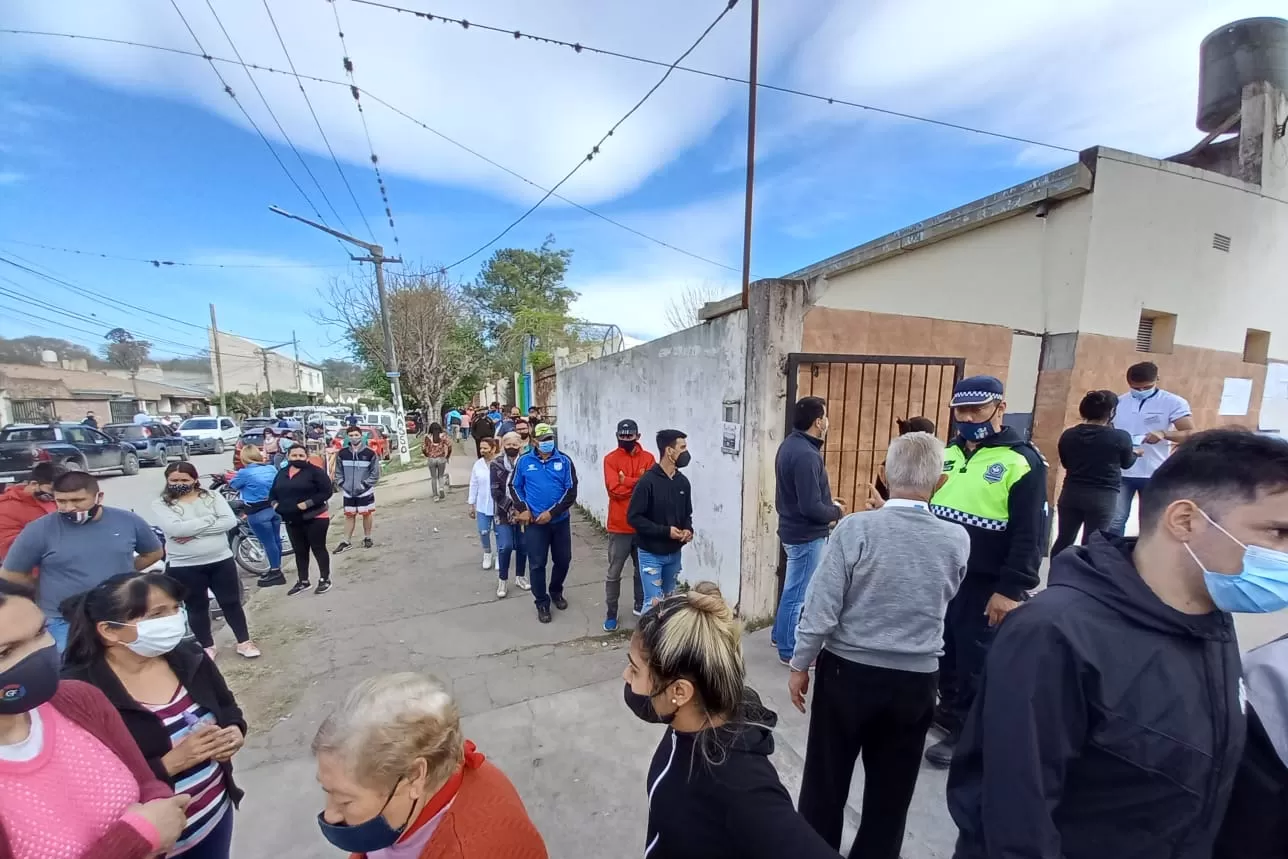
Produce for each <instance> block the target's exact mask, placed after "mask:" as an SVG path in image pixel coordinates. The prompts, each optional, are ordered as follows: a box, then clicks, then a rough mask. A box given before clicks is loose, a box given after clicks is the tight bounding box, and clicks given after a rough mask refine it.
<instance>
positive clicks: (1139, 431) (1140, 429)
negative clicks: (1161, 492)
mask: <svg viewBox="0 0 1288 859" xmlns="http://www.w3.org/2000/svg"><path fill="white" fill-rule="evenodd" d="M1127 386H1128V388H1130V390H1129V391H1127V393H1125V394H1122V395H1121V396H1119V397H1118V411H1117V412H1115V413H1114V426H1115V427H1117V428H1118V429H1120V430H1124V431H1126V432H1127V434H1128V435H1130V436H1131V440H1132V444H1133V446H1135V447H1136V448H1137V449H1139V450H1141V451H1142V454H1141V456H1140V457H1139V458H1138V459H1137V460H1136V464H1135V465H1133V466H1132V467H1131V468H1128V469H1126V470H1124V471H1123V483H1122V487H1121V488H1120V489H1119V490H1118V508H1117V509H1116V510H1115V511H1114V518H1113V521H1111V522H1110V524H1109V531H1110V533H1112V534H1115V535H1117V536H1119V537H1121V536H1122V534H1123V531H1124V530H1125V529H1126V527H1127V519H1128V517H1130V516H1131V505H1132V501H1133V500H1134V499H1135V498H1136V496H1137V495H1138V494H1140V490H1141V489H1142V488H1143V487H1144V486H1145V484H1146V483H1148V482H1149V479H1150V478H1151V477H1153V476H1154V472H1155V471H1157V470H1158V467H1159V466H1160V465H1162V464H1163V462H1164V460H1166V459H1167V456H1168V454H1170V453H1171V452H1172V445H1174V444H1180V443H1181V442H1183V441H1185V439H1187V438H1189V437H1190V435H1191V434H1192V433H1193V432H1194V418H1193V417H1191V412H1190V404H1189V403H1188V402H1186V401H1185V398H1184V397H1181V396H1178V395H1177V394H1173V393H1172V392H1171V391H1164V390H1163V389H1162V388H1160V387H1159V386H1158V366H1157V365H1156V364H1154V363H1153V362H1152V361H1143V362H1141V363H1140V364H1133V365H1131V366H1130V367H1128V368H1127Z"/></svg>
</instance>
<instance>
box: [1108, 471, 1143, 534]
mask: <svg viewBox="0 0 1288 859" xmlns="http://www.w3.org/2000/svg"><path fill="white" fill-rule="evenodd" d="M1147 483H1149V478H1148V477H1124V478H1123V485H1122V486H1121V487H1120V488H1119V490H1118V506H1117V507H1116V508H1114V518H1113V521H1111V522H1110V523H1109V529H1108V530H1109V533H1110V534H1114V535H1115V536H1118V537H1121V536H1122V535H1123V531H1125V530H1126V529H1127V519H1128V518H1130V516H1131V502H1132V500H1133V499H1134V498H1135V497H1136V496H1137V495H1139V494H1140V491H1141V490H1142V489H1144V488H1145V484H1147Z"/></svg>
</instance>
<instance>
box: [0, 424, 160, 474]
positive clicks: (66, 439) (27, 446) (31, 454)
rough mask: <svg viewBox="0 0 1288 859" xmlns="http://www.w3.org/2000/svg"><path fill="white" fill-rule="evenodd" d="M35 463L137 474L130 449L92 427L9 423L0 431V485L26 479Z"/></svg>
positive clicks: (135, 463)
mask: <svg viewBox="0 0 1288 859" xmlns="http://www.w3.org/2000/svg"><path fill="white" fill-rule="evenodd" d="M38 462H56V463H58V464H59V465H62V466H64V467H65V468H69V469H73V470H75V471H88V472H90V473H91V474H105V473H107V472H111V471H119V472H120V473H121V474H138V473H139V456H138V453H137V452H136V451H135V449H134V446H133V445H130V444H128V443H127V444H121V443H120V442H118V441H116V440H115V439H113V438H111V437H110V436H107V435H104V434H103V433H101V432H99V431H98V430H96V429H94V428H93V427H87V426H84V425H82V424H72V423H48V424H9V425H8V426H6V427H4V428H3V429H0V486H3V485H4V484H8V483H16V482H21V481H24V480H26V479H27V475H28V473H29V472H30V471H31V468H32V466H34V465H35V464H36V463H38Z"/></svg>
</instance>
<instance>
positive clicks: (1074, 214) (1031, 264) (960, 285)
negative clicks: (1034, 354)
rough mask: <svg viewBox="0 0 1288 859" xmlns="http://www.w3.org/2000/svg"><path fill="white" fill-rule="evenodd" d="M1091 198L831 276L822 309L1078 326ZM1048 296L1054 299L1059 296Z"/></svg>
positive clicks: (1030, 326)
mask: <svg viewBox="0 0 1288 859" xmlns="http://www.w3.org/2000/svg"><path fill="white" fill-rule="evenodd" d="M1090 219H1091V202H1090V195H1084V196H1081V197H1075V198H1073V199H1070V200H1067V201H1064V202H1061V203H1057V204H1054V205H1053V206H1052V208H1051V210H1050V211H1049V212H1048V214H1047V216H1046V217H1045V218H1038V217H1035V216H1034V215H1033V214H1032V213H1022V214H1019V215H1016V216H1015V217H1013V218H1008V219H1006V220H1004V221H997V222H995V223H992V224H988V225H986V226H983V227H980V228H979V229H975V230H971V231H970V232H967V233H962V234H960V235H957V236H953V237H952V238H949V239H945V240H944V241H940V242H935V243H934V244H930V245H926V246H924V247H919V248H917V249H915V250H913V251H910V252H908V253H903V254H899V255H897V256H893V257H889V258H887V259H884V260H881V261H880V262H876V263H873V264H871V265H868V266H864V267H863V268H859V269H855V270H853V271H848V272H844V273H842V274H838V275H833V276H832V277H830V278H828V280H827V284H826V288H825V289H824V291H823V292H822V293H821V295H820V296H819V298H818V300H817V302H816V303H817V304H818V305H819V306H820V307H836V308H841V309H846V310H867V311H871V312H875V313H898V314H904V315H908V316H927V317H930V318H933V319H951V320H955V321H959V322H979V323H984V324H989V325H1009V326H1010V327H1012V328H1019V329H1021V330H1025V331H1037V332H1041V331H1048V330H1049V331H1075V330H1077V311H1078V295H1079V289H1080V285H1081V282H1082V262H1083V259H1084V251H1085V247H1086V236H1087V232H1088V226H1089V224H1090ZM1048 296H1053V297H1054V300H1052V299H1049V298H1048Z"/></svg>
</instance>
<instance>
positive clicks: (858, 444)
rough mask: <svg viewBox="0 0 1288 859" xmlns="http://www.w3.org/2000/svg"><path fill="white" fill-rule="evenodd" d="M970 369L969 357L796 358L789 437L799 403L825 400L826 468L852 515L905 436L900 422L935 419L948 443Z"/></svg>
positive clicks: (790, 364) (790, 367) (792, 359)
mask: <svg viewBox="0 0 1288 859" xmlns="http://www.w3.org/2000/svg"><path fill="white" fill-rule="evenodd" d="M965 366H966V360H965V359H964V358H923V357H903V356H889V355H820V354H793V355H790V356H789V357H788V361H787V420H786V428H787V431H788V432H790V431H791V429H792V425H791V421H792V411H793V409H794V407H795V404H796V401H797V400H799V399H801V398H802V397H822V398H823V399H824V400H826V401H827V414H828V417H829V419H830V420H831V429H830V430H829V431H828V435H827V440H826V441H825V442H824V443H823V462H824V464H825V466H826V468H827V474H828V479H829V481H830V482H831V484H832V494H833V495H834V496H835V497H836V498H838V499H843V500H844V501H845V504H846V508H847V509H848V510H854V509H855V507H856V505H858V504H860V503H862V502H863V500H864V499H865V498H866V497H867V484H869V483H875V482H876V477H877V467H878V466H880V465H881V463H883V462H884V461H885V454H886V449H887V448H888V447H889V446H890V439H892V438H894V437H896V436H898V435H899V427H898V423H897V421H898V420H900V419H903V418H910V417H916V416H922V417H927V418H930V419H931V420H932V421H934V422H935V428H936V434H937V435H938V436H939V438H941V439H943V440H945V441H947V440H948V433H949V431H950V429H951V424H952V411H951V409H950V408H949V404H950V403H951V401H952V395H953V385H954V384H956V383H957V382H958V381H959V380H960V379H961V377H962V372H963V370H964V368H965Z"/></svg>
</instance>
